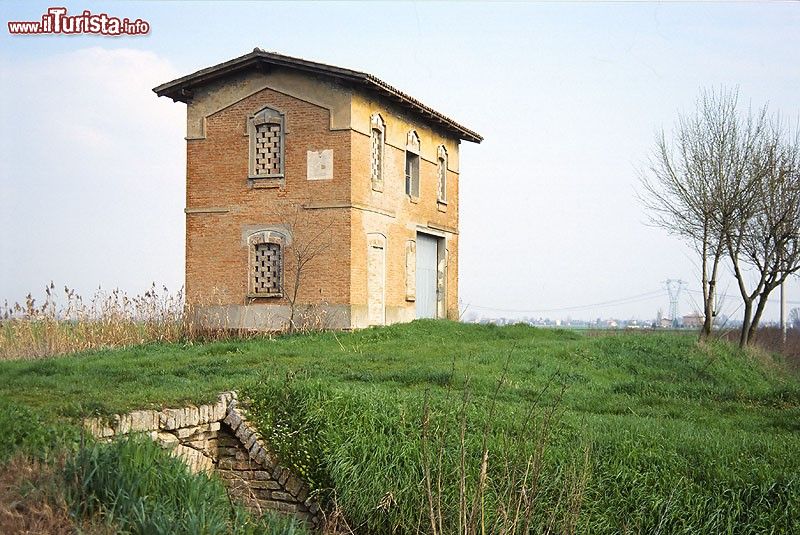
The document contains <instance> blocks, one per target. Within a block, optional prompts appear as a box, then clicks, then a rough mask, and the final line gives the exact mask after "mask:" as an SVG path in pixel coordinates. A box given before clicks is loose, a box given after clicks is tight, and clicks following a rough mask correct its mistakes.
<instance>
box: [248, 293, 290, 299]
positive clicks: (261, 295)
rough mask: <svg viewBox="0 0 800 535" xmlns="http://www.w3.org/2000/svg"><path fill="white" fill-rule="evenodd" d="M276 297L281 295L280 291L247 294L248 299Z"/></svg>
mask: <svg viewBox="0 0 800 535" xmlns="http://www.w3.org/2000/svg"><path fill="white" fill-rule="evenodd" d="M276 297H277V298H280V297H283V294H282V293H275V294H253V293H249V294H247V298H248V299H274V298H276Z"/></svg>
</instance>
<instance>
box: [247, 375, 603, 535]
mask: <svg viewBox="0 0 800 535" xmlns="http://www.w3.org/2000/svg"><path fill="white" fill-rule="evenodd" d="M449 377H450V378H449V379H447V380H446V381H447V383H446V384H449V381H451V380H453V381H455V380H456V379H455V377H454V376H453V375H452V374H451V375H450V376H449ZM505 381H506V377H505V375H504V376H503V377H501V378H500V379H499V380H498V382H497V385H496V389H495V391H494V394H493V395H492V396H491V398H490V399H488V400H487V399H475V398H473V397H472V396H471V395H470V390H469V387H468V386H466V385H464V386H466V388H464V389H463V391H462V392H461V393H460V394H458V393H456V392H455V391H453V390H451V389H450V388H447V389H446V390H445V391H444V392H434V391H430V390H429V391H426V392H425V393H424V395H420V393H419V392H407V393H404V394H399V395H387V394H386V393H385V392H380V391H371V392H367V393H364V392H358V391H353V390H348V391H345V392H342V391H335V390H331V389H329V388H327V387H326V386H325V385H324V384H322V383H320V382H317V381H307V380H303V379H302V378H301V379H300V380H296V379H293V380H289V381H281V380H275V381H264V382H262V383H260V384H259V385H257V386H254V387H252V388H251V389H250V390H249V391H248V392H247V395H248V397H249V399H250V401H249V403H250V407H251V413H252V415H253V416H254V418H255V421H256V423H257V425H258V426H259V428H260V430H261V431H262V433H264V434H265V435H266V437H267V440H268V441H269V442H270V444H272V445H273V447H275V448H276V450H277V452H278V454H279V456H280V458H281V460H282V462H284V463H286V464H287V465H289V466H291V467H292V469H293V470H294V471H296V472H298V473H300V474H302V475H304V477H305V478H306V480H307V481H309V482H310V484H311V486H312V489H313V491H314V494H315V495H316V496H317V497H318V498H319V499H320V500H322V501H323V502H326V503H328V505H329V507H330V508H331V509H332V510H334V512H335V514H334V522H333V524H334V529H343V526H342V525H335V524H337V522H339V523H341V522H342V521H343V520H345V519H346V523H345V524H344V529H345V530H346V532H354V533H364V534H379V533H387V534H388V533H424V534H430V535H448V534H458V535H479V534H485V533H498V534H499V533H504V534H508V535H514V534H528V533H545V532H557V533H575V532H576V526H577V521H578V517H579V514H580V507H581V503H582V498H583V492H584V490H585V487H586V484H587V480H588V477H589V473H588V460H589V458H588V449H586V448H584V447H582V446H580V445H577V447H576V450H575V452H574V454H570V455H567V456H566V457H563V458H561V459H555V458H553V456H552V452H551V446H552V444H551V441H550V438H551V432H552V429H553V428H554V427H557V426H558V425H559V416H558V408H559V399H560V396H561V395H562V394H563V391H564V388H565V386H564V385H563V383H559V382H558V380H557V378H553V380H552V381H550V382H548V384H547V385H546V386H545V390H550V389H553V390H556V393H555V395H556V400H555V402H552V403H542V399H543V398H544V396H543V395H539V396H535V397H534V398H533V399H531V400H530V401H529V403H527V404H526V405H525V406H524V407H522V411H521V412H518V413H516V414H515V417H514V418H511V419H507V418H505V417H503V416H498V414H497V413H498V411H501V412H503V411H507V410H508V409H509V407H508V406H507V405H506V406H503V407H501V406H500V405H505V404H504V403H503V402H502V401H501V399H500V398H501V396H502V392H503V388H504V387H505ZM540 394H544V392H541V393H540ZM487 402H488V405H489V406H488V407H487V405H486V404H487ZM562 453H563V452H562ZM560 463H564V464H563V465H561V464H560Z"/></svg>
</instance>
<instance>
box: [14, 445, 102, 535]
mask: <svg viewBox="0 0 800 535" xmlns="http://www.w3.org/2000/svg"><path fill="white" fill-rule="evenodd" d="M59 469H60V464H56V465H52V464H45V463H42V462H40V461H36V460H31V459H28V458H26V457H22V456H17V457H14V458H13V459H12V460H11V461H9V462H8V463H7V464H5V465H0V533H3V534H4V535H23V534H24V535H39V534H41V535H45V534H47V535H62V534H63V535H67V534H72V533H76V532H80V533H84V534H87V535H101V534H111V533H114V530H113V528H112V527H111V526H105V525H100V524H86V523H81V525H80V526H78V525H76V523H75V521H74V520H73V519H72V517H71V516H70V514H69V509H68V507H67V504H66V502H65V500H64V493H63V487H62V486H60V485H58V482H59V481H61V475H60V474H59V473H58V470H59ZM78 528H80V529H78Z"/></svg>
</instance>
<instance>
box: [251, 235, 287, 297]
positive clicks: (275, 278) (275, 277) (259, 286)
mask: <svg viewBox="0 0 800 535" xmlns="http://www.w3.org/2000/svg"><path fill="white" fill-rule="evenodd" d="M285 243H286V239H285V237H284V236H283V235H282V234H280V233H279V232H275V231H272V230H261V231H258V232H255V233H253V234H251V235H250V236H249V237H248V238H247V245H248V249H249V257H250V261H249V268H248V269H249V276H248V279H249V281H248V285H249V291H248V295H249V296H250V297H281V296H282V295H283V249H284V246H285Z"/></svg>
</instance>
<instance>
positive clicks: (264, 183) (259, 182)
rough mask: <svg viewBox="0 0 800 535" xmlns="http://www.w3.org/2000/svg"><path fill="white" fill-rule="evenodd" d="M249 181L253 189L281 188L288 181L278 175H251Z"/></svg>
mask: <svg viewBox="0 0 800 535" xmlns="http://www.w3.org/2000/svg"><path fill="white" fill-rule="evenodd" d="M247 181H248V182H249V183H250V187H252V188H253V189H268V188H280V187H282V186H284V185H285V184H286V181H285V180H284V178H283V177H282V176H278V177H269V178H265V177H258V178H255V177H249V178H248V179H247Z"/></svg>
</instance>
